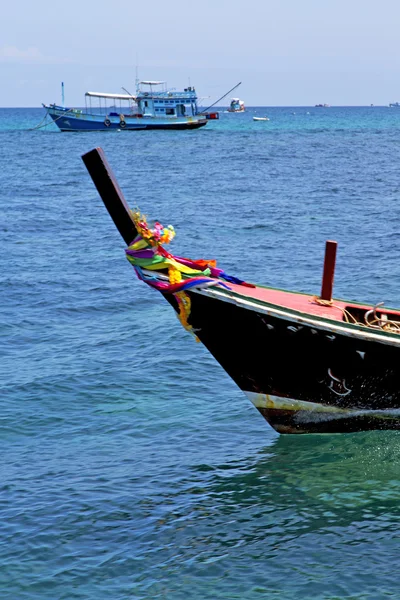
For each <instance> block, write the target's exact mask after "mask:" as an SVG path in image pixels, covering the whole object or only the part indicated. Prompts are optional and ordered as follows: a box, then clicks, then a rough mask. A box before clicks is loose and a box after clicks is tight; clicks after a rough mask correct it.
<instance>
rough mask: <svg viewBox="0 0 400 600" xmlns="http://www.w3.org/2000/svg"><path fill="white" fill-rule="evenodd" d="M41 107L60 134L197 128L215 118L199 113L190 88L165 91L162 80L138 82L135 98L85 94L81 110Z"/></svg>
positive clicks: (131, 96)
mask: <svg viewBox="0 0 400 600" xmlns="http://www.w3.org/2000/svg"><path fill="white" fill-rule="evenodd" d="M43 107H44V108H45V109H46V110H47V112H48V114H49V115H50V117H51V118H52V119H53V121H54V123H55V124H56V125H57V127H58V128H59V129H61V131H107V130H108V131H110V130H126V131H133V130H143V129H197V128H199V127H204V126H205V125H207V121H208V120H209V119H217V118H218V116H219V115H218V113H217V112H214V113H202V112H200V111H199V108H198V104H197V94H196V90H195V88H194V87H192V86H189V87H187V88H185V89H184V90H183V91H175V90H169V89H168V88H167V86H166V83H165V82H164V81H140V82H138V84H137V87H136V93H135V95H131V94H129V93H127V94H110V93H105V92H86V94H85V109H84V110H82V109H78V108H66V107H64V106H58V105H56V104H49V105H46V104H43Z"/></svg>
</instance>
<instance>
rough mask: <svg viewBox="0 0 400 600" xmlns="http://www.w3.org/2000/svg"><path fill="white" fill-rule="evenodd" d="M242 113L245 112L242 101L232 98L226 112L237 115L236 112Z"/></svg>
mask: <svg viewBox="0 0 400 600" xmlns="http://www.w3.org/2000/svg"><path fill="white" fill-rule="evenodd" d="M244 111H245V106H244V102H243V100H240V98H232V100H231V103H230V105H229V108H228V112H233V113H238V112H244Z"/></svg>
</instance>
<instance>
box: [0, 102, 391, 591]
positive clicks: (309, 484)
mask: <svg viewBox="0 0 400 600" xmlns="http://www.w3.org/2000/svg"><path fill="white" fill-rule="evenodd" d="M44 114H45V112H44V110H42V109H38V108H35V109H1V110H0V165H1V169H0V202H1V205H0V231H1V257H0V264H1V268H0V283H1V295H0V335H1V346H0V357H1V359H0V448H1V456H2V460H1V466H0V530H1V536H0V598H1V600H28V599H29V600H74V599H79V600H84V599H85V600H86V599H90V600H128V599H129V600H131V599H132V600H133V599H135V600H136V599H138V600H139V599H140V600H144V599H146V600H148V599H163V600H188V599H190V600H222V599H224V600H233V599H239V600H257V599H260V598H268V599H279V600H294V599H296V600H299V599H305V600H309V599H312V600H328V599H329V600H338V599H340V600H342V599H347V600H380V599H383V598H392V599H398V598H400V591H399V569H400V557H399V537H400V536H399V532H400V503H399V496H400V483H399V475H400V432H368V433H357V434H346V435H305V436H279V435H278V434H277V433H275V432H274V431H273V430H272V429H271V428H270V427H269V426H268V424H267V423H266V422H265V421H264V420H263V419H262V417H261V416H260V415H259V414H258V412H257V411H256V410H255V409H254V408H253V406H252V405H251V404H250V403H249V402H248V400H247V399H246V397H245V396H244V394H242V392H241V391H240V390H239V389H238V388H237V387H236V386H235V384H234V383H233V381H232V380H231V379H230V378H229V377H228V376H227V374H226V373H225V372H224V371H223V370H222V368H221V367H220V366H219V365H218V364H217V363H216V362H215V360H214V359H213V358H212V356H211V355H209V354H208V353H207V351H206V349H205V348H204V347H203V346H202V345H201V344H199V343H196V342H195V340H194V338H193V337H191V336H190V334H188V333H187V332H186V331H185V330H184V329H183V328H182V327H181V325H180V323H179V321H178V319H177V318H176V316H175V314H174V313H173V311H172V309H171V308H170V307H169V305H168V304H167V303H166V302H165V301H164V300H163V298H162V297H161V296H160V295H158V293H157V292H155V291H153V290H151V289H150V288H148V287H147V286H146V285H144V284H143V283H141V282H139V281H138V280H137V279H136V277H135V274H134V271H133V269H132V267H131V266H130V265H129V263H128V261H127V260H126V258H125V256H124V243H123V241H122V239H121V237H120V236H119V234H118V232H117V230H116V229H115V227H114V225H113V223H112V221H111V219H110V217H109V215H108V213H107V212H106V210H105V208H104V207H103V205H102V202H101V200H100V198H99V196H98V194H97V192H96V190H95V188H94V185H93V183H92V181H91V179H90V177H89V175H88V173H87V171H86V169H85V166H84V164H83V162H82V160H81V155H82V154H83V153H85V152H87V151H89V150H91V149H92V148H94V147H97V146H101V147H102V148H103V149H104V151H105V153H106V155H107V157H108V160H109V163H110V164H111V166H112V168H113V170H114V172H115V174H116V176H117V178H118V181H119V183H120V186H121V188H122V190H123V192H124V194H125V197H126V199H127V200H128V202H129V203H130V205H131V206H132V207H139V208H140V209H141V211H142V212H144V213H145V214H146V215H147V216H148V218H149V220H152V219H156V220H159V221H161V222H162V223H163V224H164V225H168V224H172V225H174V227H175V229H176V231H177V236H176V239H175V240H174V241H173V243H172V245H171V247H170V250H171V251H172V252H174V253H176V254H181V255H184V256H190V257H192V258H217V260H218V265H219V266H220V267H222V268H224V269H225V270H226V271H227V272H228V273H230V274H232V275H236V276H238V277H241V278H243V279H246V280H248V281H254V282H259V283H263V284H266V285H270V286H274V287H279V288H284V289H293V290H300V291H305V292H309V293H312V294H318V293H319V292H320V288H321V275H322V265H323V256H324V247H325V241H326V240H327V239H334V240H337V242H338V258H337V266H336V274H335V285H334V296H335V297H339V298H347V299H353V300H363V301H368V302H371V303H377V302H385V304H386V305H387V306H400V285H399V281H400V260H399V259H400V228H399V223H400V170H399V162H400V109H389V108H387V107H364V108H355V107H353V108H339V107H331V108H327V109H322V108H313V107H312V108H306V107H297V108H270V107H268V108H262V107H258V108H251V109H249V110H248V111H247V112H245V113H243V114H226V113H224V112H223V111H222V112H221V115H220V116H221V118H220V120H219V121H211V122H209V123H208V124H207V126H206V127H205V128H203V129H201V130H197V131H187V132H185V131H172V132H170V131H149V132H146V131H138V132H127V131H122V132H104V133H86V134H85V133H60V132H59V131H58V130H57V129H56V126H55V125H52V126H50V127H44V128H43V127H42V128H40V129H33V128H35V127H36V126H37V125H38V124H39V123H40V122H41V120H42V118H43V117H44ZM264 115H267V116H268V117H269V119H270V120H269V121H264V122H255V121H253V119H252V117H253V116H264ZM244 351H245V349H244ZM260 351H261V352H262V349H260ZM266 360H267V358H266Z"/></svg>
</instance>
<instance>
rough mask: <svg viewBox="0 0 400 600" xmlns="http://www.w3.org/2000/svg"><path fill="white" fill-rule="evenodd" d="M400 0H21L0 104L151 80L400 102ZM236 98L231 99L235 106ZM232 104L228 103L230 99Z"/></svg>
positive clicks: (11, 15) (338, 101) (4, 58)
mask: <svg viewBox="0 0 400 600" xmlns="http://www.w3.org/2000/svg"><path fill="white" fill-rule="evenodd" d="M399 24H400V0H381V1H380V2H378V1H377V0H330V1H327V0H241V1H239V0H201V1H200V2H193V1H190V0H189V1H188V0H186V2H185V1H179V2H175V1H173V0H151V1H150V2H146V1H145V0H129V1H128V0H112V1H110V2H101V1H97V2H94V1H93V0H85V1H78V0H68V2H64V3H54V2H50V1H49V0H34V1H33V0H20V1H19V2H15V1H14V2H10V1H7V2H4V3H2V8H1V19H0V107H40V106H41V104H42V103H46V104H47V103H51V102H56V103H60V102H61V82H62V81H63V82H64V85H65V104H66V105H67V106H82V105H84V94H85V92H86V91H100V92H110V93H121V92H122V88H123V87H125V88H126V89H127V90H128V91H129V92H130V93H132V92H133V91H134V89H135V77H136V68H137V69H138V75H139V78H140V79H160V80H163V81H166V82H167V84H168V86H169V87H174V88H176V89H182V88H184V87H186V86H187V85H194V86H195V87H196V90H197V92H198V95H199V96H200V97H201V98H203V99H204V100H203V101H202V104H203V106H204V105H208V104H211V103H212V102H214V101H215V100H217V99H218V98H219V97H220V96H222V95H223V94H224V93H225V92H227V91H228V90H229V89H230V88H231V87H233V86H234V85H235V84H236V83H238V82H239V81H240V82H242V84H241V86H240V87H239V88H238V89H237V90H236V91H235V93H234V95H235V96H240V98H242V99H243V100H244V101H245V103H246V105H247V106H313V105H315V104H319V103H328V104H331V105H342V106H343V105H355V106H360V105H370V104H375V105H387V104H388V103H389V102H396V101H399V102H400V52H399V48H400V39H399ZM228 101H229V97H228V98H227V99H226V100H225V104H227V103H228ZM221 104H224V102H222V103H221Z"/></svg>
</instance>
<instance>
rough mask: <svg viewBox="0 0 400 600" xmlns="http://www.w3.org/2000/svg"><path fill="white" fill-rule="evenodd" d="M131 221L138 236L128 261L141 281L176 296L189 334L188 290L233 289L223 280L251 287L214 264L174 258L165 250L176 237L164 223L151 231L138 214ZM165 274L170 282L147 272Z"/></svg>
mask: <svg viewBox="0 0 400 600" xmlns="http://www.w3.org/2000/svg"><path fill="white" fill-rule="evenodd" d="M132 217H133V221H134V223H135V226H136V229H137V232H138V235H137V236H136V238H135V239H134V240H133V242H132V243H131V245H130V246H129V247H128V248H127V249H126V250H125V252H126V257H127V259H128V261H129V262H130V263H131V264H132V265H133V267H134V269H135V271H136V274H137V276H138V278H139V279H141V280H142V281H144V282H145V283H147V284H148V285H150V286H151V287H153V288H155V289H157V290H159V291H160V292H163V293H166V294H173V295H174V296H175V298H176V300H177V302H178V306H179V314H178V316H179V320H180V322H181V323H182V325H183V327H184V328H185V329H186V330H187V331H190V332H191V333H194V331H193V327H192V326H191V325H190V324H189V323H188V319H189V316H190V310H191V301H190V296H189V295H188V294H187V293H186V292H187V290H189V289H191V288H194V287H195V288H204V287H210V286H216V285H218V286H223V287H225V288H226V289H230V288H229V287H228V286H227V285H226V284H225V283H224V282H223V281H221V279H224V280H225V281H229V282H231V283H237V284H241V285H251V284H246V283H245V282H244V281H242V280H240V279H237V278H236V277H231V276H229V275H227V274H226V273H225V272H224V271H223V270H222V269H218V268H217V266H216V261H215V260H191V259H189V258H184V257H180V256H173V255H172V254H170V253H169V252H167V251H166V250H165V248H163V246H162V244H168V243H169V242H170V241H171V240H172V239H173V238H174V237H175V230H174V228H173V227H172V225H168V227H163V226H162V225H161V223H158V222H156V223H155V224H154V226H153V227H152V228H150V227H149V225H148V224H147V219H146V217H145V216H144V215H142V214H141V213H140V212H139V211H136V212H133V213H132ZM163 270H165V271H167V272H168V281H167V280H164V281H163V280H162V279H159V278H158V277H155V276H152V275H150V274H149V273H146V272H145V271H157V272H159V271H163ZM252 287H253V286H252ZM196 339H197V338H196Z"/></svg>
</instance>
